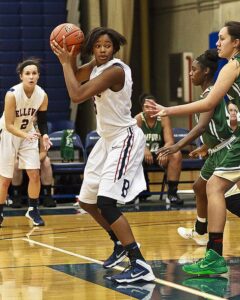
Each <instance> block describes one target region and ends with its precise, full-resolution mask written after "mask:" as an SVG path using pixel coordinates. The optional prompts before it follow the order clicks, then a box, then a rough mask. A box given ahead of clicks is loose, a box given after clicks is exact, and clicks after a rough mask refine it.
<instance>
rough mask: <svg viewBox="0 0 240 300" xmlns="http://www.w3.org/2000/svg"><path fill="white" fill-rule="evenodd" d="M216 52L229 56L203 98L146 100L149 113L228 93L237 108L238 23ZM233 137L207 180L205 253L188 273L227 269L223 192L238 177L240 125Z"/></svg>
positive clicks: (201, 106)
mask: <svg viewBox="0 0 240 300" xmlns="http://www.w3.org/2000/svg"><path fill="white" fill-rule="evenodd" d="M216 45H217V49H218V55H219V57H221V58H226V59H228V63H227V64H226V65H224V67H223V68H222V69H221V71H220V73H219V75H218V78H217V81H216V83H215V84H214V86H213V88H212V89H211V91H210V92H209V94H208V95H207V97H206V98H205V99H204V100H200V101H196V102H193V103H190V104H185V105H180V106H173V107H163V106H160V105H157V104H156V103H153V102H152V101H151V100H149V101H148V103H147V104H146V105H147V109H148V110H149V111H150V113H151V114H153V115H154V114H156V113H157V114H159V115H161V116H164V115H182V114H192V113H196V112H204V111H210V110H212V109H213V108H214V107H216V106H217V105H218V103H220V102H221V101H223V100H222V99H223V97H224V96H225V95H227V100H228V101H229V102H232V103H234V104H235V105H237V107H238V110H239V108H240V97H239V95H240V22H237V21H230V22H226V23H225V25H224V27H223V28H221V30H220V32H219V38H218V41H217V43H216ZM234 135H235V137H236V138H235V140H234V141H233V142H232V144H231V148H230V149H229V151H227V153H226V156H225V157H224V159H223V160H222V161H221V162H220V163H219V165H218V166H217V168H216V169H215V171H214V173H213V175H212V176H211V178H210V179H209V180H208V182H207V197H208V231H209V241H208V244H207V251H206V255H205V257H204V258H203V259H201V260H200V261H198V262H196V263H194V264H191V265H185V266H184V267H183V270H184V271H185V272H187V273H190V274H196V275H201V274H205V275H207V274H221V273H226V272H227V271H228V268H227V265H226V261H225V260H224V258H223V256H222V252H223V231H224V227H225V223H226V203H225V197H224V195H225V193H226V192H227V191H228V190H229V189H230V188H231V187H232V186H233V185H234V183H236V182H237V181H239V179H240V155H239V152H240V149H239V148H240V128H239V127H238V128H237V130H235V132H234Z"/></svg>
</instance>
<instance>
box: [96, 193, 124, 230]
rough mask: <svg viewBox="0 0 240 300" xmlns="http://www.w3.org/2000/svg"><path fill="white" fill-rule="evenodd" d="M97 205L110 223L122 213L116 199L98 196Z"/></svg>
mask: <svg viewBox="0 0 240 300" xmlns="http://www.w3.org/2000/svg"><path fill="white" fill-rule="evenodd" d="M97 206H98V208H99V209H100V210H101V215H102V216H103V217H104V219H105V220H106V221H107V222H108V224H109V225H112V224H113V223H114V222H115V221H116V220H117V219H118V218H119V217H121V215H122V213H121V212H120V210H119V209H118V208H117V201H116V200H114V199H111V198H108V197H104V196H98V198H97Z"/></svg>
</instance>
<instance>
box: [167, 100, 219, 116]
mask: <svg viewBox="0 0 240 300" xmlns="http://www.w3.org/2000/svg"><path fill="white" fill-rule="evenodd" d="M211 109H213V107H212V106H210V105H209V104H208V103H207V102H206V101H205V100H199V101H196V102H192V103H189V104H183V105H177V106H171V107H166V108H165V110H166V112H167V115H169V116H173V115H189V114H193V113H197V112H206V111H210V110H211Z"/></svg>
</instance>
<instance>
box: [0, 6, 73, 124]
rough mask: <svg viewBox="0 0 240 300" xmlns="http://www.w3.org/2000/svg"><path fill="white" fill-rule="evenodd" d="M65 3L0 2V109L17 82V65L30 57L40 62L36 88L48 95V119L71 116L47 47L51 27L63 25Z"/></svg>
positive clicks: (55, 61)
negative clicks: (38, 86) (7, 92)
mask: <svg viewBox="0 0 240 300" xmlns="http://www.w3.org/2000/svg"><path fill="white" fill-rule="evenodd" d="M66 6H67V4H66V1H65V0H55V1H53V0H52V1H51V0H50V1H49V0H25V1H16V0H15V1H13V0H9V1H4V0H3V1H1V2H0V106H1V108H3V102H4V96H5V93H6V91H7V90H8V89H9V88H10V87H11V86H12V85H14V84H17V83H18V82H19V78H18V75H17V74H16V71H15V69H16V66H17V64H18V62H20V61H21V60H23V59H26V58H28V57H30V56H36V57H39V58H40V59H41V60H42V70H41V76H40V80H39V85H40V86H41V87H42V88H44V89H45V91H46V92H47V94H48V96H49V112H48V119H49V121H51V122H54V121H55V120H62V119H64V120H67V119H69V117H70V103H69V96H68V93H67V90H66V86H65V82H64V78H63V74H62V71H61V66H60V63H59V62H58V59H57V57H56V56H55V55H54V54H53V52H52V51H51V49H50V45H49V37H50V33H51V31H52V30H53V28H54V27H56V26H57V25H59V24H61V23H65V22H66V18H67V10H66Z"/></svg>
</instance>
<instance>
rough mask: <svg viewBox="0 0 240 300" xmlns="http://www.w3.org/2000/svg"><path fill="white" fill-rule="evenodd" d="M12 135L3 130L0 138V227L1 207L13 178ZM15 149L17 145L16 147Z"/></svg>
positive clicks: (13, 151) (0, 221)
mask: <svg viewBox="0 0 240 300" xmlns="http://www.w3.org/2000/svg"><path fill="white" fill-rule="evenodd" d="M13 140H14V138H13V135H12V134H10V133H9V132H7V131H5V130H3V131H2V132H1V138H0V153H1V155H0V226H1V224H2V222H3V207H4V205H5V202H6V198H7V194H8V188H9V185H10V183H11V180H12V177H13V170H14V162H15V153H16V151H15V146H14V142H13ZM16 147H17V145H16Z"/></svg>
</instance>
